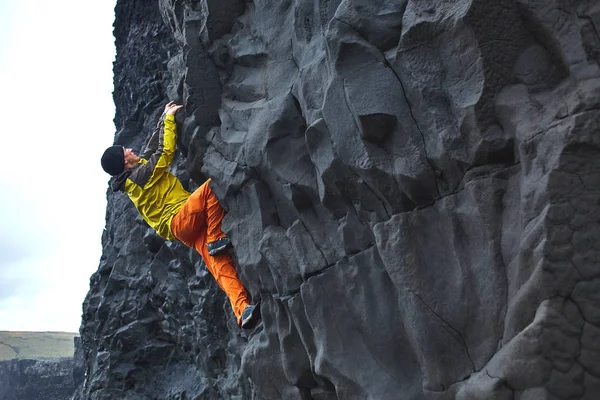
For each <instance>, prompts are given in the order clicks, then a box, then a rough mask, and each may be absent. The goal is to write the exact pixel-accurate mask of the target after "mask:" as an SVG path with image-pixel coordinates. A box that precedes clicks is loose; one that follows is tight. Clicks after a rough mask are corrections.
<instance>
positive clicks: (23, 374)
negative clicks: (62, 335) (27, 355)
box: [0, 358, 83, 400]
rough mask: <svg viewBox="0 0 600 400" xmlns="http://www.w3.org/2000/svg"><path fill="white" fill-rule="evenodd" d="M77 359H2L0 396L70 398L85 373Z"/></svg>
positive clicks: (35, 399)
mask: <svg viewBox="0 0 600 400" xmlns="http://www.w3.org/2000/svg"><path fill="white" fill-rule="evenodd" d="M75 369H76V362H74V360H73V358H62V359H48V360H10V361H0V399H2V400H69V399H71V397H72V396H73V393H74V392H75V389H76V388H77V386H78V385H79V384H80V383H81V382H82V381H83V376H82V375H78V374H76V373H74V370H75Z"/></svg>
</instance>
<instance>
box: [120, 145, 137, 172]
mask: <svg viewBox="0 0 600 400" xmlns="http://www.w3.org/2000/svg"><path fill="white" fill-rule="evenodd" d="M123 156H124V158H125V168H131V167H133V166H134V165H136V164H137V163H138V162H139V161H140V158H139V157H138V156H137V155H136V154H135V153H134V152H133V150H131V149H126V148H125V147H123Z"/></svg>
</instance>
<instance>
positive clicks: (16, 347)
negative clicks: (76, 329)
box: [0, 331, 79, 361]
mask: <svg viewBox="0 0 600 400" xmlns="http://www.w3.org/2000/svg"><path fill="white" fill-rule="evenodd" d="M75 336H79V334H77V333H72V332H9V331H0V361H3V360H12V359H39V358H57V357H73V352H74V351H75V347H74V343H73V338H74V337H75Z"/></svg>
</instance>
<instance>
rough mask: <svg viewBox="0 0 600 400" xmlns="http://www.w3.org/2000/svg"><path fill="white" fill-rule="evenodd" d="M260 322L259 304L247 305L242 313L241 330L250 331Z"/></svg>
mask: <svg viewBox="0 0 600 400" xmlns="http://www.w3.org/2000/svg"><path fill="white" fill-rule="evenodd" d="M258 321H260V303H259V304H249V305H247V306H246V308H244V312H243V313H242V323H241V324H240V325H241V327H242V329H252V328H254V327H255V326H256V324H257V323H258Z"/></svg>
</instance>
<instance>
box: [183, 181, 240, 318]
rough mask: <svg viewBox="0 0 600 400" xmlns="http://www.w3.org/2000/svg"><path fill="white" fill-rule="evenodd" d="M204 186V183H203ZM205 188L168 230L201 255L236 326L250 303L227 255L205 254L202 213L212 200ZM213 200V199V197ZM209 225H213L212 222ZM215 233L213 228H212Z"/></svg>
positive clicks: (205, 241)
mask: <svg viewBox="0 0 600 400" xmlns="http://www.w3.org/2000/svg"><path fill="white" fill-rule="evenodd" d="M204 185H207V184H206V183H205V184H204ZM204 185H202V186H201V187H200V188H198V190H196V191H195V192H194V193H193V194H192V195H191V196H190V198H189V199H188V200H187V201H186V202H185V204H184V205H183V207H182V208H181V210H179V212H178V213H177V214H176V215H175V216H174V217H173V220H172V222H171V231H172V232H173V235H174V236H175V237H176V238H177V239H179V240H180V241H181V242H182V243H184V244H185V245H187V246H188V247H192V248H195V249H196V250H197V251H198V253H200V255H201V256H202V258H203V259H204V262H205V264H206V267H207V268H208V270H209V272H210V273H211V274H212V275H213V277H214V278H215V280H216V281H217V284H218V285H219V287H220V288H221V289H222V290H223V291H224V292H225V294H226V295H227V297H228V298H229V302H230V303H231V307H232V308H233V313H234V314H235V316H236V318H237V322H238V324H240V323H241V316H242V313H243V311H244V308H246V306H247V305H249V304H250V301H249V300H248V295H247V293H246V289H244V286H243V285H242V283H241V282H240V280H239V279H238V277H237V272H236V270H235V264H234V262H233V259H232V258H231V256H230V255H229V254H227V253H224V254H220V255H217V256H211V255H210V254H209V253H208V247H207V239H208V234H207V224H206V220H207V218H206V214H205V212H204V205H205V204H207V201H206V200H207V199H208V198H209V197H211V195H212V192H211V191H210V188H208V193H207V191H206V187H205V186H204ZM201 189H203V190H201ZM212 197H213V198H214V195H212ZM202 199H204V201H203V200H202ZM215 200H216V198H215ZM217 205H218V201H217ZM211 207H213V213H214V212H218V210H214V204H212V205H211ZM219 208H220V206H219ZM221 210H222V209H221ZM212 223H213V224H215V223H216V222H215V220H214V219H213V221H212ZM218 229H219V231H220V220H219V222H218ZM214 232H215V226H214V225H213V233H214ZM221 233H222V232H221Z"/></svg>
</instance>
